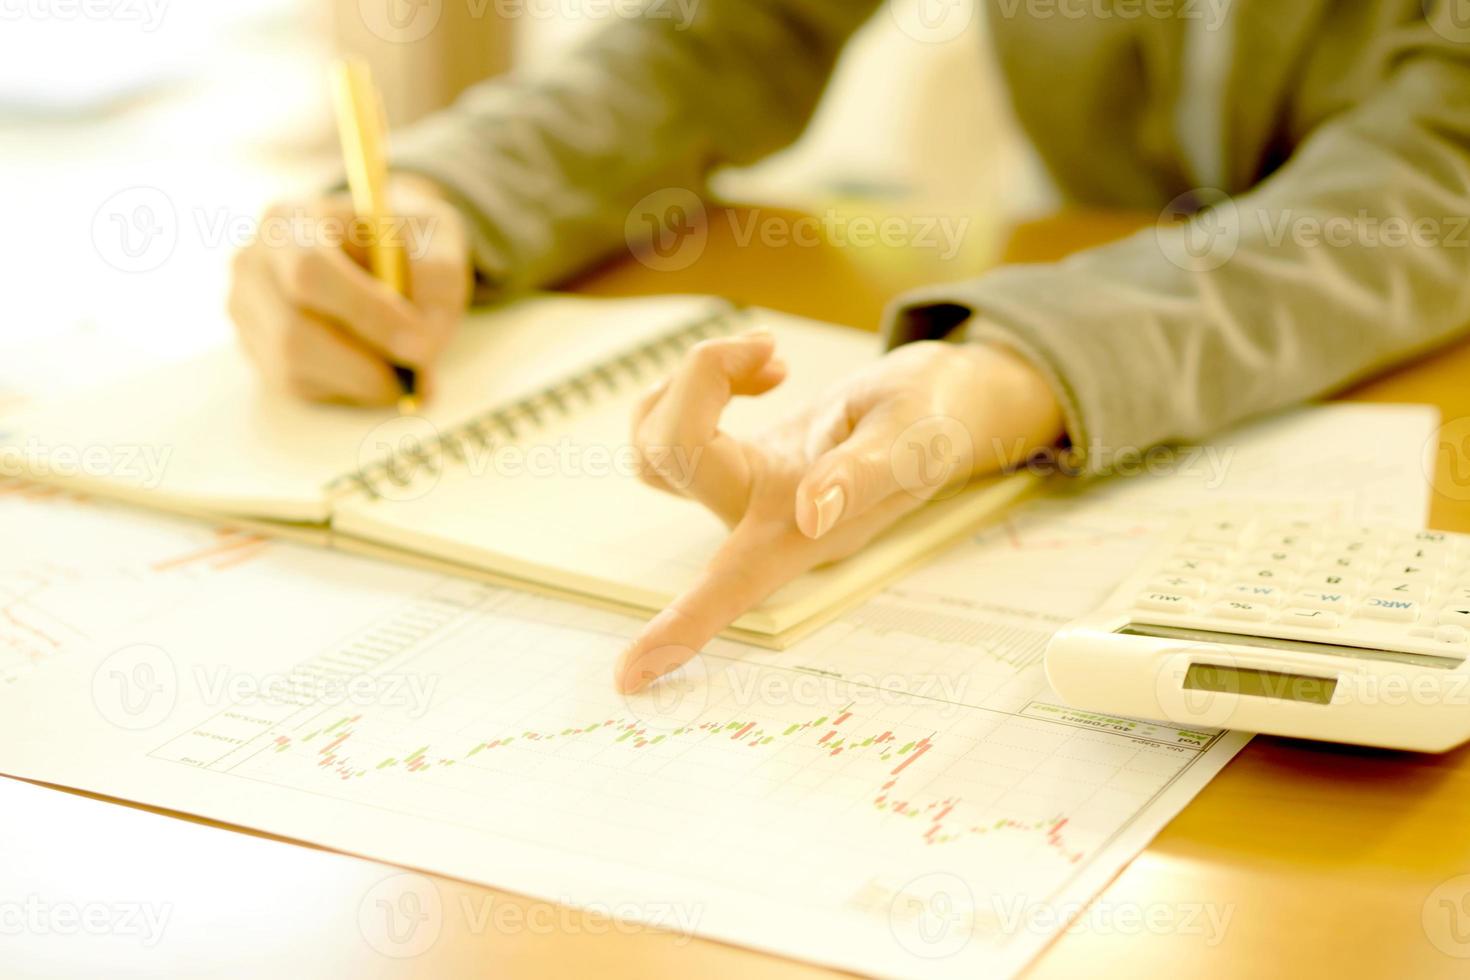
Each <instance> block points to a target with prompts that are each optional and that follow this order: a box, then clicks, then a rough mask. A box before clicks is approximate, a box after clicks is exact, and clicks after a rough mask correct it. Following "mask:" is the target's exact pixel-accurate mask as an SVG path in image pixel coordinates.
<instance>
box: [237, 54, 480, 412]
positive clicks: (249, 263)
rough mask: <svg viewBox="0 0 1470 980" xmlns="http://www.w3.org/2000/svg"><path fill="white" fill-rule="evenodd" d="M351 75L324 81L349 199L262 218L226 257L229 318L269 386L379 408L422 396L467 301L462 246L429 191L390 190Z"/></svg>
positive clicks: (394, 186) (356, 71)
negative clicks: (333, 106)
mask: <svg viewBox="0 0 1470 980" xmlns="http://www.w3.org/2000/svg"><path fill="white" fill-rule="evenodd" d="M362 72H363V69H362V68H361V66H356V67H353V66H352V65H351V64H350V63H344V64H343V65H342V66H341V67H339V68H338V70H337V80H336V94H337V95H338V100H337V101H338V106H339V116H341V117H342V125H341V127H340V128H341V129H342V136H343V144H344V161H345V163H346V165H347V171H348V174H349V182H350V183H351V184H352V187H353V193H352V194H351V195H350V196H349V195H347V194H332V195H326V196H322V197H318V198H315V199H311V200H305V201H298V202H287V203H283V204H278V205H276V206H275V207H273V208H271V209H270V210H269V211H268V212H267V213H266V215H265V216H264V218H263V219H262V221H261V224H260V227H259V229H258V230H257V234H256V235H255V237H254V240H253V241H252V242H251V243H250V244H249V245H248V246H247V247H245V248H244V249H242V250H241V251H240V252H239V253H238V254H237V255H236V257H235V263H234V273H233V276H232V280H231V286H230V299H229V310H230V314H231V317H232V319H233V320H234V322H235V326H236V329H237V332H238V334H239V337H240V341H241V344H242V346H243V347H244V348H245V351H246V354H247V355H248V356H249V357H250V358H251V359H252V360H253V361H254V362H255V363H256V365H257V366H258V368H259V369H260V370H261V372H262V373H263V374H264V375H265V377H266V378H267V379H268V380H269V381H271V382H272V383H274V384H276V385H277V386H278V387H281V388H284V389H286V390H288V391H290V392H292V393H293V394H295V395H297V396H299V397H302V398H307V399H310V400H313V401H327V402H345V403H350V404H362V405H387V404H393V403H394V402H395V401H399V402H403V400H404V399H405V396H412V397H419V396H422V395H424V394H426V393H431V392H432V389H433V373H432V372H433V366H434V364H435V362H436V360H437V358H438V356H439V355H440V354H441V353H442V352H443V350H444V348H445V347H446V346H447V345H448V343H449V341H450V339H451V338H452V337H453V335H454V332H455V330H456V328H457V327H458V325H459V323H460V320H461V319H462V318H463V316H464V311H465V308H466V306H467V305H468V303H469V297H470V264H469V242H468V234H467V231H466V229H465V226H464V219H463V218H462V217H461V215H460V214H459V212H458V210H457V209H456V208H455V207H454V206H453V205H451V204H450V203H449V202H448V201H447V200H445V199H444V197H443V196H442V195H441V194H440V192H439V190H438V188H437V186H436V185H434V184H433V183H432V182H431V181H428V180H425V179H422V178H417V177H413V176H409V175H395V176H394V177H393V178H391V180H390V179H388V177H387V174H386V166H385V157H384V155H383V152H382V150H383V139H382V128H381V116H380V109H379V108H378V105H377V98H376V95H375V94H374V93H372V91H371V86H370V84H368V83H366V81H365V79H366V76H365V74H362ZM353 78H355V79H356V80H355V81H350V80H349V79H353ZM403 407H405V408H412V407H413V406H412V405H411V404H404V405H403Z"/></svg>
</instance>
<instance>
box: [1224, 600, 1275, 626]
mask: <svg viewBox="0 0 1470 980" xmlns="http://www.w3.org/2000/svg"><path fill="white" fill-rule="evenodd" d="M1211 608H1212V611H1213V612H1214V614H1215V615H1216V616H1219V617H1220V618H1221V619H1250V620H1255V621H1257V622H1260V621H1263V620H1265V619H1266V618H1268V617H1269V616H1270V615H1271V607H1270V606H1267V605H1266V604H1265V603H1261V602H1251V601H1249V600H1247V599H1223V600H1221V601H1220V602H1217V603H1215V605H1214V606H1213V607H1211Z"/></svg>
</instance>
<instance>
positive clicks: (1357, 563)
mask: <svg viewBox="0 0 1470 980" xmlns="http://www.w3.org/2000/svg"><path fill="white" fill-rule="evenodd" d="M1374 564H1375V562H1373V561H1372V560H1370V559H1368V558H1365V557H1363V556H1362V555H1349V554H1346V553H1344V552H1340V551H1339V552H1334V553H1332V554H1326V555H1322V556H1320V557H1319V558H1318V559H1317V563H1316V567H1315V568H1313V569H1312V574H1313V575H1353V574H1357V575H1362V574H1363V573H1364V572H1366V571H1367V570H1368V569H1370V568H1372V567H1373V566H1374Z"/></svg>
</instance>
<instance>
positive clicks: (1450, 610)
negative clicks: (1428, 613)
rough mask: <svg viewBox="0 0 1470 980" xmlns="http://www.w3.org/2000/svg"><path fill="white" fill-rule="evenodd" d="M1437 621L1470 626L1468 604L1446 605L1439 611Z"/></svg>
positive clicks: (1469, 606) (1469, 608)
mask: <svg viewBox="0 0 1470 980" xmlns="http://www.w3.org/2000/svg"><path fill="white" fill-rule="evenodd" d="M1439 621H1440V622H1441V623H1453V624H1454V625H1456V626H1470V605H1466V606H1446V607H1445V608H1443V609H1441V610H1440V611H1439Z"/></svg>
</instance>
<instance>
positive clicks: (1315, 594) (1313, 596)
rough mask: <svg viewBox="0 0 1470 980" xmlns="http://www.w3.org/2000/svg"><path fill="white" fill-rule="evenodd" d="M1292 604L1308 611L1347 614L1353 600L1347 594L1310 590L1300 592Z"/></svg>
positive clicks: (1293, 598)
mask: <svg viewBox="0 0 1470 980" xmlns="http://www.w3.org/2000/svg"><path fill="white" fill-rule="evenodd" d="M1291 601H1292V604H1293V605H1296V606H1302V607H1304V608H1306V609H1326V610H1328V611H1329V612H1336V613H1343V612H1347V609H1348V607H1349V606H1351V605H1352V600H1350V599H1349V598H1348V594H1347V593H1346V592H1326V591H1323V590H1321V589H1308V590H1306V591H1305V592H1298V593H1297V594H1296V595H1295V596H1293V597H1292V600H1291Z"/></svg>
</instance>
